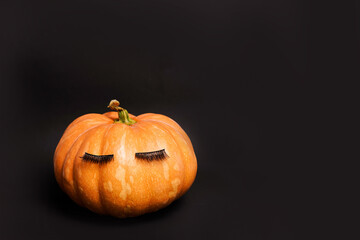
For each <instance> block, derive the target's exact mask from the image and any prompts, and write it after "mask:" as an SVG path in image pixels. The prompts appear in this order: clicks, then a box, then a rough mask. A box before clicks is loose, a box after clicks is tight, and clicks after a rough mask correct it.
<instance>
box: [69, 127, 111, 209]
mask: <svg viewBox="0 0 360 240" xmlns="http://www.w3.org/2000/svg"><path fill="white" fill-rule="evenodd" d="M104 125H107V124H102V125H99V126H97V127H99V128H100V127H103V126H104ZM110 126H112V125H110ZM97 127H95V128H92V130H95V129H96V128H97ZM89 133H91V132H90V131H87V133H86V134H89ZM84 137H85V139H87V138H88V136H84ZM85 139H84V141H83V142H82V143H81V145H80V146H79V148H78V150H77V152H76V156H79V155H80V154H79V152H80V151H81V149H82V147H83V146H84V144H85V143H87V140H85ZM69 152H70V151H69ZM76 160H77V159H75V160H74V161H73V163H72V165H73V172H72V174H73V179H74V184H73V187H74V190H75V194H76V196H77V198H78V199H79V200H80V201H81V203H82V206H84V207H86V205H85V204H83V202H84V201H83V199H84V200H85V201H86V200H87V199H86V197H84V196H83V195H82V194H81V191H80V187H79V184H78V179H76V177H75V173H76V171H74V169H75V167H74V165H75V164H76V162H75V161H76ZM93 211H94V212H102V211H101V209H100V211H98V209H94V210H93Z"/></svg>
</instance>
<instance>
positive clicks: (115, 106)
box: [108, 99, 136, 125]
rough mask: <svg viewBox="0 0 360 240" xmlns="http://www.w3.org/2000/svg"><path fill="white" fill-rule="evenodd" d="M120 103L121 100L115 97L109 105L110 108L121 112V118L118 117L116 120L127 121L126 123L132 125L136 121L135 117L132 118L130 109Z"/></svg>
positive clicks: (118, 121)
mask: <svg viewBox="0 0 360 240" xmlns="http://www.w3.org/2000/svg"><path fill="white" fill-rule="evenodd" d="M119 105H120V103H119V101H118V100H116V99H114V100H111V101H110V104H109V106H108V108H110V109H111V110H115V111H117V112H118V114H119V119H116V120H115V122H116V123H125V124H126V125H132V124H134V123H136V121H135V120H134V119H131V118H130V116H129V113H128V111H127V110H126V109H124V108H122V107H119Z"/></svg>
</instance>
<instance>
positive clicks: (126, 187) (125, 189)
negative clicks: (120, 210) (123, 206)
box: [115, 165, 131, 200]
mask: <svg viewBox="0 0 360 240" xmlns="http://www.w3.org/2000/svg"><path fill="white" fill-rule="evenodd" d="M125 175H126V171H125V169H124V168H123V167H121V165H119V167H118V168H117V169H116V173H115V178H116V179H117V180H118V181H120V183H121V192H120V198H121V199H122V200H125V199H126V197H127V195H128V194H130V193H131V187H130V184H128V183H127V182H126V180H125Z"/></svg>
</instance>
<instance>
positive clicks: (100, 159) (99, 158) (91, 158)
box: [81, 152, 114, 164]
mask: <svg viewBox="0 0 360 240" xmlns="http://www.w3.org/2000/svg"><path fill="white" fill-rule="evenodd" d="M81 158H82V159H83V160H84V161H88V162H93V163H98V164H102V163H107V162H110V161H111V160H113V159H114V155H113V154H111V155H93V154H90V153H87V152H85V154H84V156H82V157H81Z"/></svg>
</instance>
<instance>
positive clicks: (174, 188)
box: [169, 178, 180, 198]
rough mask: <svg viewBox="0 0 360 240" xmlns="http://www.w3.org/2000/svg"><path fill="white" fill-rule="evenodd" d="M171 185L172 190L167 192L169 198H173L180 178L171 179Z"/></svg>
mask: <svg viewBox="0 0 360 240" xmlns="http://www.w3.org/2000/svg"><path fill="white" fill-rule="evenodd" d="M171 185H172V188H173V190H172V191H170V192H169V198H173V197H175V196H176V194H177V192H178V188H179V185H180V179H179V178H176V179H174V180H173V181H171Z"/></svg>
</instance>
